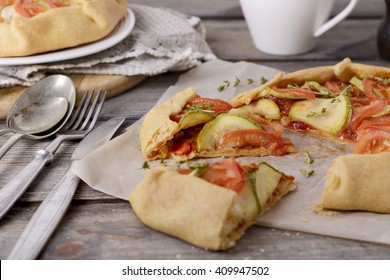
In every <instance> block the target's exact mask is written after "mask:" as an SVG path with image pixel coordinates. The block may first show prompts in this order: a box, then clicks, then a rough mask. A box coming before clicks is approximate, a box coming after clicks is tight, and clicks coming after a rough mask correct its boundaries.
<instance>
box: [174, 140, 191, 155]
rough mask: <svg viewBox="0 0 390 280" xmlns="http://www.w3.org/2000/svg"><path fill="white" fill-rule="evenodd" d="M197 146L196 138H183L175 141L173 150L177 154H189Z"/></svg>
mask: <svg viewBox="0 0 390 280" xmlns="http://www.w3.org/2000/svg"><path fill="white" fill-rule="evenodd" d="M195 146H196V138H189V139H181V140H180V141H179V142H178V143H175V145H174V146H173V148H172V150H171V152H172V153H174V154H176V155H188V154H189V153H191V151H192V150H193V149H194V147H195Z"/></svg>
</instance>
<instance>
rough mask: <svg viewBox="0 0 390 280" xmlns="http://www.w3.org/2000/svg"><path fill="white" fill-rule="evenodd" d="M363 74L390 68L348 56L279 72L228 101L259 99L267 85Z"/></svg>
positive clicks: (377, 73)
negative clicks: (364, 62)
mask: <svg viewBox="0 0 390 280" xmlns="http://www.w3.org/2000/svg"><path fill="white" fill-rule="evenodd" d="M363 75H373V76H378V77H390V68H386V67H379V66H374V65H366V64H359V63H352V61H351V60H350V59H349V58H345V59H344V60H342V61H341V62H339V63H337V64H336V65H331V66H319V67H313V68H308V69H302V70H299V71H295V72H292V73H288V74H282V73H279V74H277V75H276V76H275V77H274V78H273V79H271V80H269V81H268V82H267V83H265V84H263V85H261V86H259V87H256V88H254V89H251V90H249V91H246V92H243V93H241V94H239V95H237V96H236V97H234V98H233V99H232V100H231V102H230V103H231V104H232V106H233V107H240V106H243V105H247V104H249V103H251V102H252V101H254V100H257V99H260V98H261V96H260V94H259V93H260V92H261V91H263V90H264V89H265V88H267V87H274V86H278V87H286V86H287V85H289V84H297V85H302V84H303V83H304V82H305V81H316V82H318V83H325V82H326V81H329V80H332V79H335V78H337V79H340V80H342V81H345V82H348V81H349V80H350V79H351V78H352V77H353V76H357V77H360V76H363Z"/></svg>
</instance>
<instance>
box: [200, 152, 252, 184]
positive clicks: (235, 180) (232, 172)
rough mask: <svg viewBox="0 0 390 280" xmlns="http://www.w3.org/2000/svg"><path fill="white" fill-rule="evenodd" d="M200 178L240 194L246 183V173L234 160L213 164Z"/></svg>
mask: <svg viewBox="0 0 390 280" xmlns="http://www.w3.org/2000/svg"><path fill="white" fill-rule="evenodd" d="M200 177H201V178H202V179H204V180H207V181H208V182H210V183H213V184H216V185H218V186H221V187H225V188H228V189H231V190H233V191H236V192H240V191H241V190H242V189H243V188H244V186H245V183H246V171H245V169H244V168H243V167H242V166H241V165H240V164H239V163H238V162H237V161H236V160H235V159H234V158H229V159H226V160H223V161H219V162H216V163H213V164H211V165H210V167H209V169H208V170H207V171H206V172H204V173H203V174H202V175H201V176H200Z"/></svg>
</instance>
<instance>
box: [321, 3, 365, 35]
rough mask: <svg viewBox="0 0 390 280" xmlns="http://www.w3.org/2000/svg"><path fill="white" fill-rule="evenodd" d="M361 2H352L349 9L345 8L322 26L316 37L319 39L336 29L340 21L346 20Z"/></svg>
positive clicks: (348, 6)
mask: <svg viewBox="0 0 390 280" xmlns="http://www.w3.org/2000/svg"><path fill="white" fill-rule="evenodd" d="M358 2H359V0H351V1H350V2H349V4H348V5H347V7H345V8H344V10H342V11H341V12H340V13H338V14H337V15H336V16H335V17H333V18H332V19H330V20H328V21H327V22H325V23H324V24H323V25H321V26H320V27H319V28H318V29H317V30H316V31H315V32H314V37H319V36H321V35H322V34H324V33H325V32H326V31H328V30H329V29H331V28H332V27H334V26H335V25H336V24H338V23H339V22H340V21H342V20H343V19H345V18H346V17H347V16H348V15H349V14H350V13H351V12H352V10H353V9H354V8H355V6H356V4H357V3H358Z"/></svg>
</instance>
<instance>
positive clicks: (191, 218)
mask: <svg viewBox="0 0 390 280" xmlns="http://www.w3.org/2000/svg"><path fill="white" fill-rule="evenodd" d="M235 196H236V193H235V192H234V191H232V190H229V189H226V188H221V187H218V186H215V185H213V184H211V183H209V182H207V181H205V180H202V179H200V178H197V177H193V176H188V175H180V174H179V173H177V171H175V170H174V169H171V168H168V167H163V166H160V167H157V168H156V169H154V170H151V171H150V172H148V174H147V175H146V176H145V178H144V180H143V181H142V182H141V183H140V184H139V185H138V186H137V187H136V189H135V190H134V191H133V192H132V193H131V196H130V203H131V205H132V207H133V209H134V211H135V213H136V214H137V216H138V217H139V218H140V219H141V220H142V222H144V223H145V224H146V225H147V226H149V227H151V228H153V229H155V230H158V231H161V232H164V233H167V234H169V235H172V236H176V237H178V238H180V239H182V240H185V241H187V242H189V243H191V244H194V245H196V246H199V247H202V248H206V249H212V250H220V249H225V248H227V247H231V246H232V245H234V243H231V242H230V241H227V240H226V239H225V238H224V236H221V233H222V231H223V228H224V222H225V219H226V218H227V215H228V213H229V209H230V208H231V206H232V204H233V202H234V198H235Z"/></svg>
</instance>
